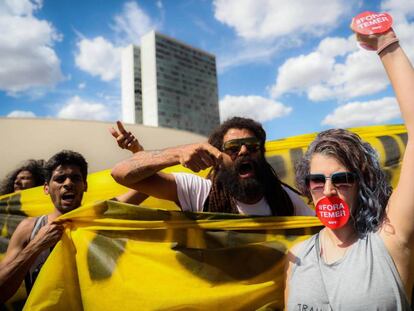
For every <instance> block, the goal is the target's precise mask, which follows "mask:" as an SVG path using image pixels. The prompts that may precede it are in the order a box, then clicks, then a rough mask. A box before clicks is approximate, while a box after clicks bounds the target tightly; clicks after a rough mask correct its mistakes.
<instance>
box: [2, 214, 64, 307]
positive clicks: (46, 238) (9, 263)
mask: <svg viewBox="0 0 414 311" xmlns="http://www.w3.org/2000/svg"><path fill="white" fill-rule="evenodd" d="M34 222H35V218H27V219H25V220H23V221H22V222H21V223H20V224H19V225H18V226H17V228H16V231H15V232H14V233H13V235H12V237H11V239H10V242H9V246H8V247H7V251H6V255H5V256H4V258H3V260H2V261H1V262H0V302H5V301H7V300H8V299H9V298H10V297H11V296H13V295H14V293H16V291H17V290H18V288H19V286H20V284H21V283H22V282H23V280H24V277H25V275H26V273H27V272H28V271H29V269H30V267H31V266H32V264H33V262H34V261H35V260H36V258H37V256H38V255H39V254H40V253H41V252H42V251H43V250H46V249H48V248H50V247H52V246H54V245H55V244H56V242H58V241H59V239H60V237H61V236H62V233H63V225H62V224H61V223H60V222H55V223H49V224H47V225H45V226H43V227H42V228H41V229H40V230H39V232H38V233H37V235H36V236H35V238H34V239H33V240H31V241H29V239H30V235H31V232H32V230H33V226H34Z"/></svg>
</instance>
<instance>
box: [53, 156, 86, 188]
mask: <svg viewBox="0 0 414 311" xmlns="http://www.w3.org/2000/svg"><path fill="white" fill-rule="evenodd" d="M59 165H75V166H78V167H79V169H80V171H81V174H82V178H83V180H84V181H86V177H87V176H88V163H87V162H86V160H85V158H84V157H83V156H82V155H81V154H80V153H78V152H75V151H71V150H62V151H60V152H58V153H56V154H55V155H54V156H52V157H51V158H50V159H49V160H48V161H47V162H46V164H45V179H46V182H47V183H49V182H50V179H51V178H52V174H53V171H54V170H55V169H56V168H57V167H58V166H59Z"/></svg>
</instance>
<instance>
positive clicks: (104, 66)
mask: <svg viewBox="0 0 414 311" xmlns="http://www.w3.org/2000/svg"><path fill="white" fill-rule="evenodd" d="M75 62H76V65H77V66H78V67H79V68H80V69H82V70H83V71H86V72H88V73H90V74H91V75H92V76H99V77H100V78H101V79H102V80H104V81H110V80H113V79H115V78H117V77H118V76H119V73H120V68H121V48H119V47H115V46H114V45H113V44H112V43H111V42H109V41H107V40H106V39H105V38H103V37H96V38H94V39H92V40H89V39H82V40H81V41H79V42H78V51H77V54H76V55H75Z"/></svg>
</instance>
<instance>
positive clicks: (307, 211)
mask: <svg viewBox="0 0 414 311" xmlns="http://www.w3.org/2000/svg"><path fill="white" fill-rule="evenodd" d="M282 188H283V189H284V190H285V191H286V193H287V194H288V195H289V197H290V200H291V201H292V203H293V206H294V208H295V213H294V216H315V211H314V210H313V209H311V208H310V207H309V205H307V204H306V203H305V202H304V201H303V199H302V197H301V195H300V194H299V193H297V192H295V191H293V190H292V189H291V188H289V187H287V186H285V185H283V184H282Z"/></svg>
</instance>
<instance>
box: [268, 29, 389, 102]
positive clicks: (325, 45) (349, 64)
mask: <svg viewBox="0 0 414 311" xmlns="http://www.w3.org/2000/svg"><path fill="white" fill-rule="evenodd" d="M387 85H388V79H387V77H386V75H385V72H384V69H383V67H382V65H381V62H380V61H379V59H378V56H377V55H376V54H375V53H372V52H371V53H370V52H368V51H365V50H362V49H358V48H357V45H356V41H355V38H354V36H350V37H349V38H348V39H345V38H326V39H324V40H322V41H321V42H320V44H319V46H318V47H317V48H316V49H315V50H314V51H313V52H311V53H309V54H307V55H300V56H298V57H292V58H289V59H287V60H286V61H285V63H283V64H282V65H281V66H280V67H279V69H278V75H277V78H276V83H275V84H274V85H273V86H272V87H271V94H272V96H273V97H274V98H277V97H279V96H281V95H282V94H285V93H292V92H304V93H306V94H307V96H308V98H309V99H310V100H312V101H323V100H328V99H332V98H343V99H349V98H354V97H357V96H362V95H369V94H373V93H375V92H378V91H381V90H384V89H385V88H386V87H387Z"/></svg>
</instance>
